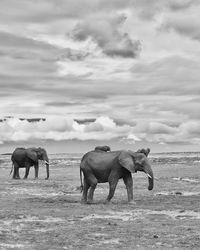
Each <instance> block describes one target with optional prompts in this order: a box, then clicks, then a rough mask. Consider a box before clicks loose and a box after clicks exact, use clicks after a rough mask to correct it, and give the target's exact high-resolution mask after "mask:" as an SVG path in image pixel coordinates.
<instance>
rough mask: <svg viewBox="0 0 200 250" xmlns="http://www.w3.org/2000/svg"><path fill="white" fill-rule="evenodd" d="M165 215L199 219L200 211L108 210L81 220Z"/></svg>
mask: <svg viewBox="0 0 200 250" xmlns="http://www.w3.org/2000/svg"><path fill="white" fill-rule="evenodd" d="M152 215H154V216H165V217H166V216H167V217H171V218H172V219H186V218H190V219H200V212H199V213H198V212H194V211H190V210H188V211H183V210H173V211H170V210H162V211H152V210H145V209H137V210H134V211H122V212H114V211H108V212H107V213H103V214H91V215H88V216H86V217H84V218H82V219H81V220H83V221H87V220H97V219H111V220H121V221H124V222H126V221H134V220H138V219H140V220H143V219H147V218H148V216H152Z"/></svg>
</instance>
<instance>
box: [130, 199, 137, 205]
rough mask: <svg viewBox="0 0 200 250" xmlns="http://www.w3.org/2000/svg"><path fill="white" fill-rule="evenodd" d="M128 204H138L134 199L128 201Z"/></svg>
mask: <svg viewBox="0 0 200 250" xmlns="http://www.w3.org/2000/svg"><path fill="white" fill-rule="evenodd" d="M128 204H130V205H136V202H135V201H134V200H131V201H128Z"/></svg>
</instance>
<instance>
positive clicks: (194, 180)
mask: <svg viewBox="0 0 200 250" xmlns="http://www.w3.org/2000/svg"><path fill="white" fill-rule="evenodd" d="M172 179H173V180H175V181H185V182H191V183H200V180H197V179H192V178H182V177H174V178H172Z"/></svg>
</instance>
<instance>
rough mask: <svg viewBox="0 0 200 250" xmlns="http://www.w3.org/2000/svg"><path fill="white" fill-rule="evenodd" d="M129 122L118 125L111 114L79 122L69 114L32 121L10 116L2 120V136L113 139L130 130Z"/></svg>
mask: <svg viewBox="0 0 200 250" xmlns="http://www.w3.org/2000/svg"><path fill="white" fill-rule="evenodd" d="M130 129H131V128H130V126H127V125H123V126H118V125H116V123H115V122H114V121H113V120H112V119H110V118H109V117H99V118H97V119H96V120H95V121H90V122H87V123H79V122H77V121H75V120H73V119H70V118H63V117H48V118H46V120H40V121H37V122H29V121H27V120H21V119H17V118H10V119H7V120H6V121H3V122H0V138H1V141H2V142H6V141H14V142H15V141H32V140H55V141H62V140H72V139H78V140H91V139H95V140H110V139H112V138H117V137H120V136H122V135H124V134H126V133H129V130H130Z"/></svg>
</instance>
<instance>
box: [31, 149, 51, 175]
mask: <svg viewBox="0 0 200 250" xmlns="http://www.w3.org/2000/svg"><path fill="white" fill-rule="evenodd" d="M26 154H27V156H28V157H29V159H31V160H32V161H34V162H37V161H38V160H43V161H44V162H45V164H46V171H47V177H46V179H48V178H49V158H48V156H47V152H46V150H45V149H44V148H28V149H27V150H26Z"/></svg>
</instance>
